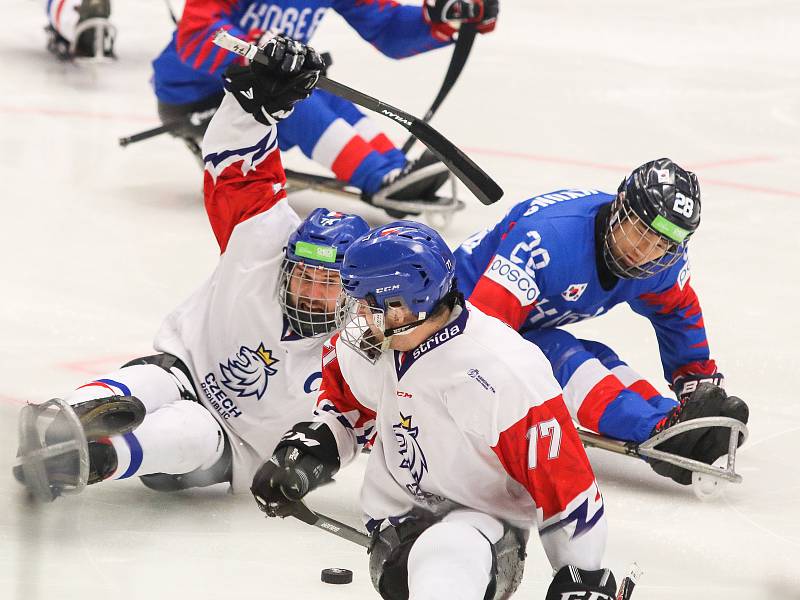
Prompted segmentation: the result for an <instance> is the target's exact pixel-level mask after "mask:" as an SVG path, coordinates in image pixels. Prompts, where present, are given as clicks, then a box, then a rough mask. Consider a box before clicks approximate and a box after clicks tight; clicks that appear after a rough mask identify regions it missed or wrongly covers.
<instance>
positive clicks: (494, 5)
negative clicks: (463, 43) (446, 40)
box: [422, 0, 500, 37]
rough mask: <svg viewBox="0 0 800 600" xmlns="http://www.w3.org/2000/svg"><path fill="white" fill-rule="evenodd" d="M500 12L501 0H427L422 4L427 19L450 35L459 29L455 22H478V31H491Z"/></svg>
mask: <svg viewBox="0 0 800 600" xmlns="http://www.w3.org/2000/svg"><path fill="white" fill-rule="evenodd" d="M499 12H500V3H499V0H425V4H423V5H422V14H423V16H424V18H425V20H426V21H427V22H428V23H431V25H433V26H434V28H436V29H437V32H438V33H442V34H446V35H448V37H452V35H453V34H454V33H455V32H456V31H458V30H457V29H455V28H454V27H453V23H477V26H476V27H475V29H476V30H477V31H478V33H489V32H490V31H492V30H494V26H495V24H496V23H497V14H498V13H499Z"/></svg>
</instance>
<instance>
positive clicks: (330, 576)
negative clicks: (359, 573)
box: [320, 568, 353, 584]
mask: <svg viewBox="0 0 800 600" xmlns="http://www.w3.org/2000/svg"><path fill="white" fill-rule="evenodd" d="M320 579H322V582H323V583H336V584H340V583H351V582H352V581H353V572H352V571H351V570H350V569H336V568H331V569H322V574H321V575H320Z"/></svg>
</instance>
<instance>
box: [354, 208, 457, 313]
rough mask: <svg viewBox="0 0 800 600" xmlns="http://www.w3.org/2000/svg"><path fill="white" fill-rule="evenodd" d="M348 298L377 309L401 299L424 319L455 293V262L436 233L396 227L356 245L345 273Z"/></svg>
mask: <svg viewBox="0 0 800 600" xmlns="http://www.w3.org/2000/svg"><path fill="white" fill-rule="evenodd" d="M341 276H342V287H343V288H344V290H345V292H346V293H347V295H348V296H350V297H352V298H356V299H368V300H369V302H370V304H371V305H372V306H374V307H376V308H380V309H384V310H385V309H386V308H387V305H386V303H387V301H390V300H398V299H402V301H403V302H404V304H405V305H406V307H408V309H409V310H410V311H411V312H412V313H414V314H416V315H418V317H419V319H425V318H426V317H427V316H429V315H430V314H431V313H432V312H433V311H434V310H435V309H436V307H437V305H438V304H439V303H440V302H441V301H442V300H443V299H444V298H445V297H446V296H447V295H448V294H449V293H450V292H451V291H453V289H454V279H455V258H454V257H453V253H452V252H451V251H450V248H448V247H447V244H446V243H445V242H444V240H443V239H442V238H441V236H440V235H439V234H438V233H437V232H436V231H435V230H433V229H431V228H430V227H428V226H427V225H423V224H422V223H417V222H414V221H394V222H393V223H389V224H388V225H384V226H382V227H378V228H376V229H373V230H372V231H371V232H369V234H368V235H365V236H363V237H362V238H361V239H359V240H357V241H356V242H354V243H353V244H352V245H351V246H350V248H349V249H348V250H347V253H346V254H345V259H344V263H343V264H342V267H341Z"/></svg>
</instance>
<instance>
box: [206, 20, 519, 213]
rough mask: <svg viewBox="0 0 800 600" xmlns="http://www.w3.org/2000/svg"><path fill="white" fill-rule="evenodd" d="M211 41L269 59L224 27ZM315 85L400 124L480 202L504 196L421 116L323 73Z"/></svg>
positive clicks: (260, 59) (249, 56)
mask: <svg viewBox="0 0 800 600" xmlns="http://www.w3.org/2000/svg"><path fill="white" fill-rule="evenodd" d="M214 44H216V45H217V46H219V47H220V48H224V49H226V50H229V51H230V52H233V53H235V54H238V55H240V56H244V57H245V58H247V59H248V60H251V61H256V62H259V63H261V64H269V60H268V59H267V57H266V56H264V52H263V51H262V50H261V49H260V48H259V47H258V46H256V45H255V44H251V43H249V42H246V41H244V40H240V39H238V38H236V37H234V36H232V35H231V34H230V33H228V32H227V31H225V30H224V29H220V30H219V31H217V33H216V34H215V35H214ZM317 87H318V88H320V89H322V90H325V91H327V92H330V93H331V94H334V95H336V96H339V97H341V98H345V99H347V100H350V101H351V102H353V103H355V104H358V105H359V106H363V107H364V108H366V109H368V110H371V111H373V112H376V113H378V114H382V115H384V116H386V117H389V118H390V119H393V120H394V121H395V122H397V123H399V124H400V125H401V126H402V127H403V128H404V129H406V130H407V131H409V132H410V133H411V135H413V136H414V137H416V138H417V139H418V140H419V141H420V142H422V143H423V144H425V146H426V147H427V148H428V149H429V150H430V151H431V152H433V153H434V154H435V155H436V157H437V158H438V159H439V160H441V161H442V162H443V163H444V164H445V165H446V166H447V168H448V169H450V170H451V171H452V172H453V173H454V174H455V176H456V177H458V178H459V179H460V180H461V181H462V182H463V183H464V185H466V186H467V188H468V189H469V190H470V191H471V192H472V193H473V194H475V197H476V198H478V200H480V201H481V202H482V203H483V204H487V205H488V204H494V203H495V202H497V201H498V200H499V199H500V198H501V197H502V196H503V190H502V188H501V187H500V186H499V185H497V183H496V182H495V181H494V180H493V179H492V178H491V177H489V175H488V174H486V172H485V171H484V170H483V169H481V168H480V167H479V166H478V165H477V164H475V162H473V160H472V159H471V158H470V157H469V156H467V155H466V154H464V152H463V151H461V150H460V149H458V148H457V147H456V146H455V145H454V144H453V143H452V142H451V141H450V140H448V139H447V138H446V137H444V136H443V135H442V134H441V133H439V132H438V131H436V130H435V129H434V128H433V127H431V126H430V125H428V124H427V123H425V122H424V121H422V120H421V119H418V118H417V117H414V116H413V115H410V114H408V113H407V112H403V111H402V110H400V109H398V108H395V107H394V106H391V105H389V104H386V103H385V102H381V101H380V100H377V99H375V98H373V97H372V96H368V95H367V94H364V93H363V92H359V91H358V90H354V89H353V88H350V87H347V86H346V85H343V84H341V83H339V82H337V81H334V80H333V79H328V78H327V77H325V76H323V75H320V77H319V80H318V81H317Z"/></svg>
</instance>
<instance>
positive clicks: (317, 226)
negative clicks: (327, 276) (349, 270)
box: [286, 208, 369, 270]
mask: <svg viewBox="0 0 800 600" xmlns="http://www.w3.org/2000/svg"><path fill="white" fill-rule="evenodd" d="M368 231H369V225H368V224H367V222H366V221H365V220H364V219H362V218H361V217H359V216H358V215H348V214H345V213H340V212H336V211H334V210H328V209H327V208H315V209H314V210H313V211H312V212H311V214H309V215H308V216H307V217H306V218H305V219H304V220H303V222H302V223H300V226H299V227H298V228H297V229H295V230H294V232H293V233H292V235H290V236H289V241H288V242H287V244H286V258H288V259H289V260H292V261H295V262H303V263H305V264H307V265H313V266H316V267H326V268H329V269H337V270H338V269H340V268H341V266H342V259H344V253H345V251H346V250H347V249H348V248H349V247H350V244H352V243H353V242H354V241H355V240H356V239H358V238H359V237H361V236H362V235H364V234H365V233H367V232H368Z"/></svg>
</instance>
